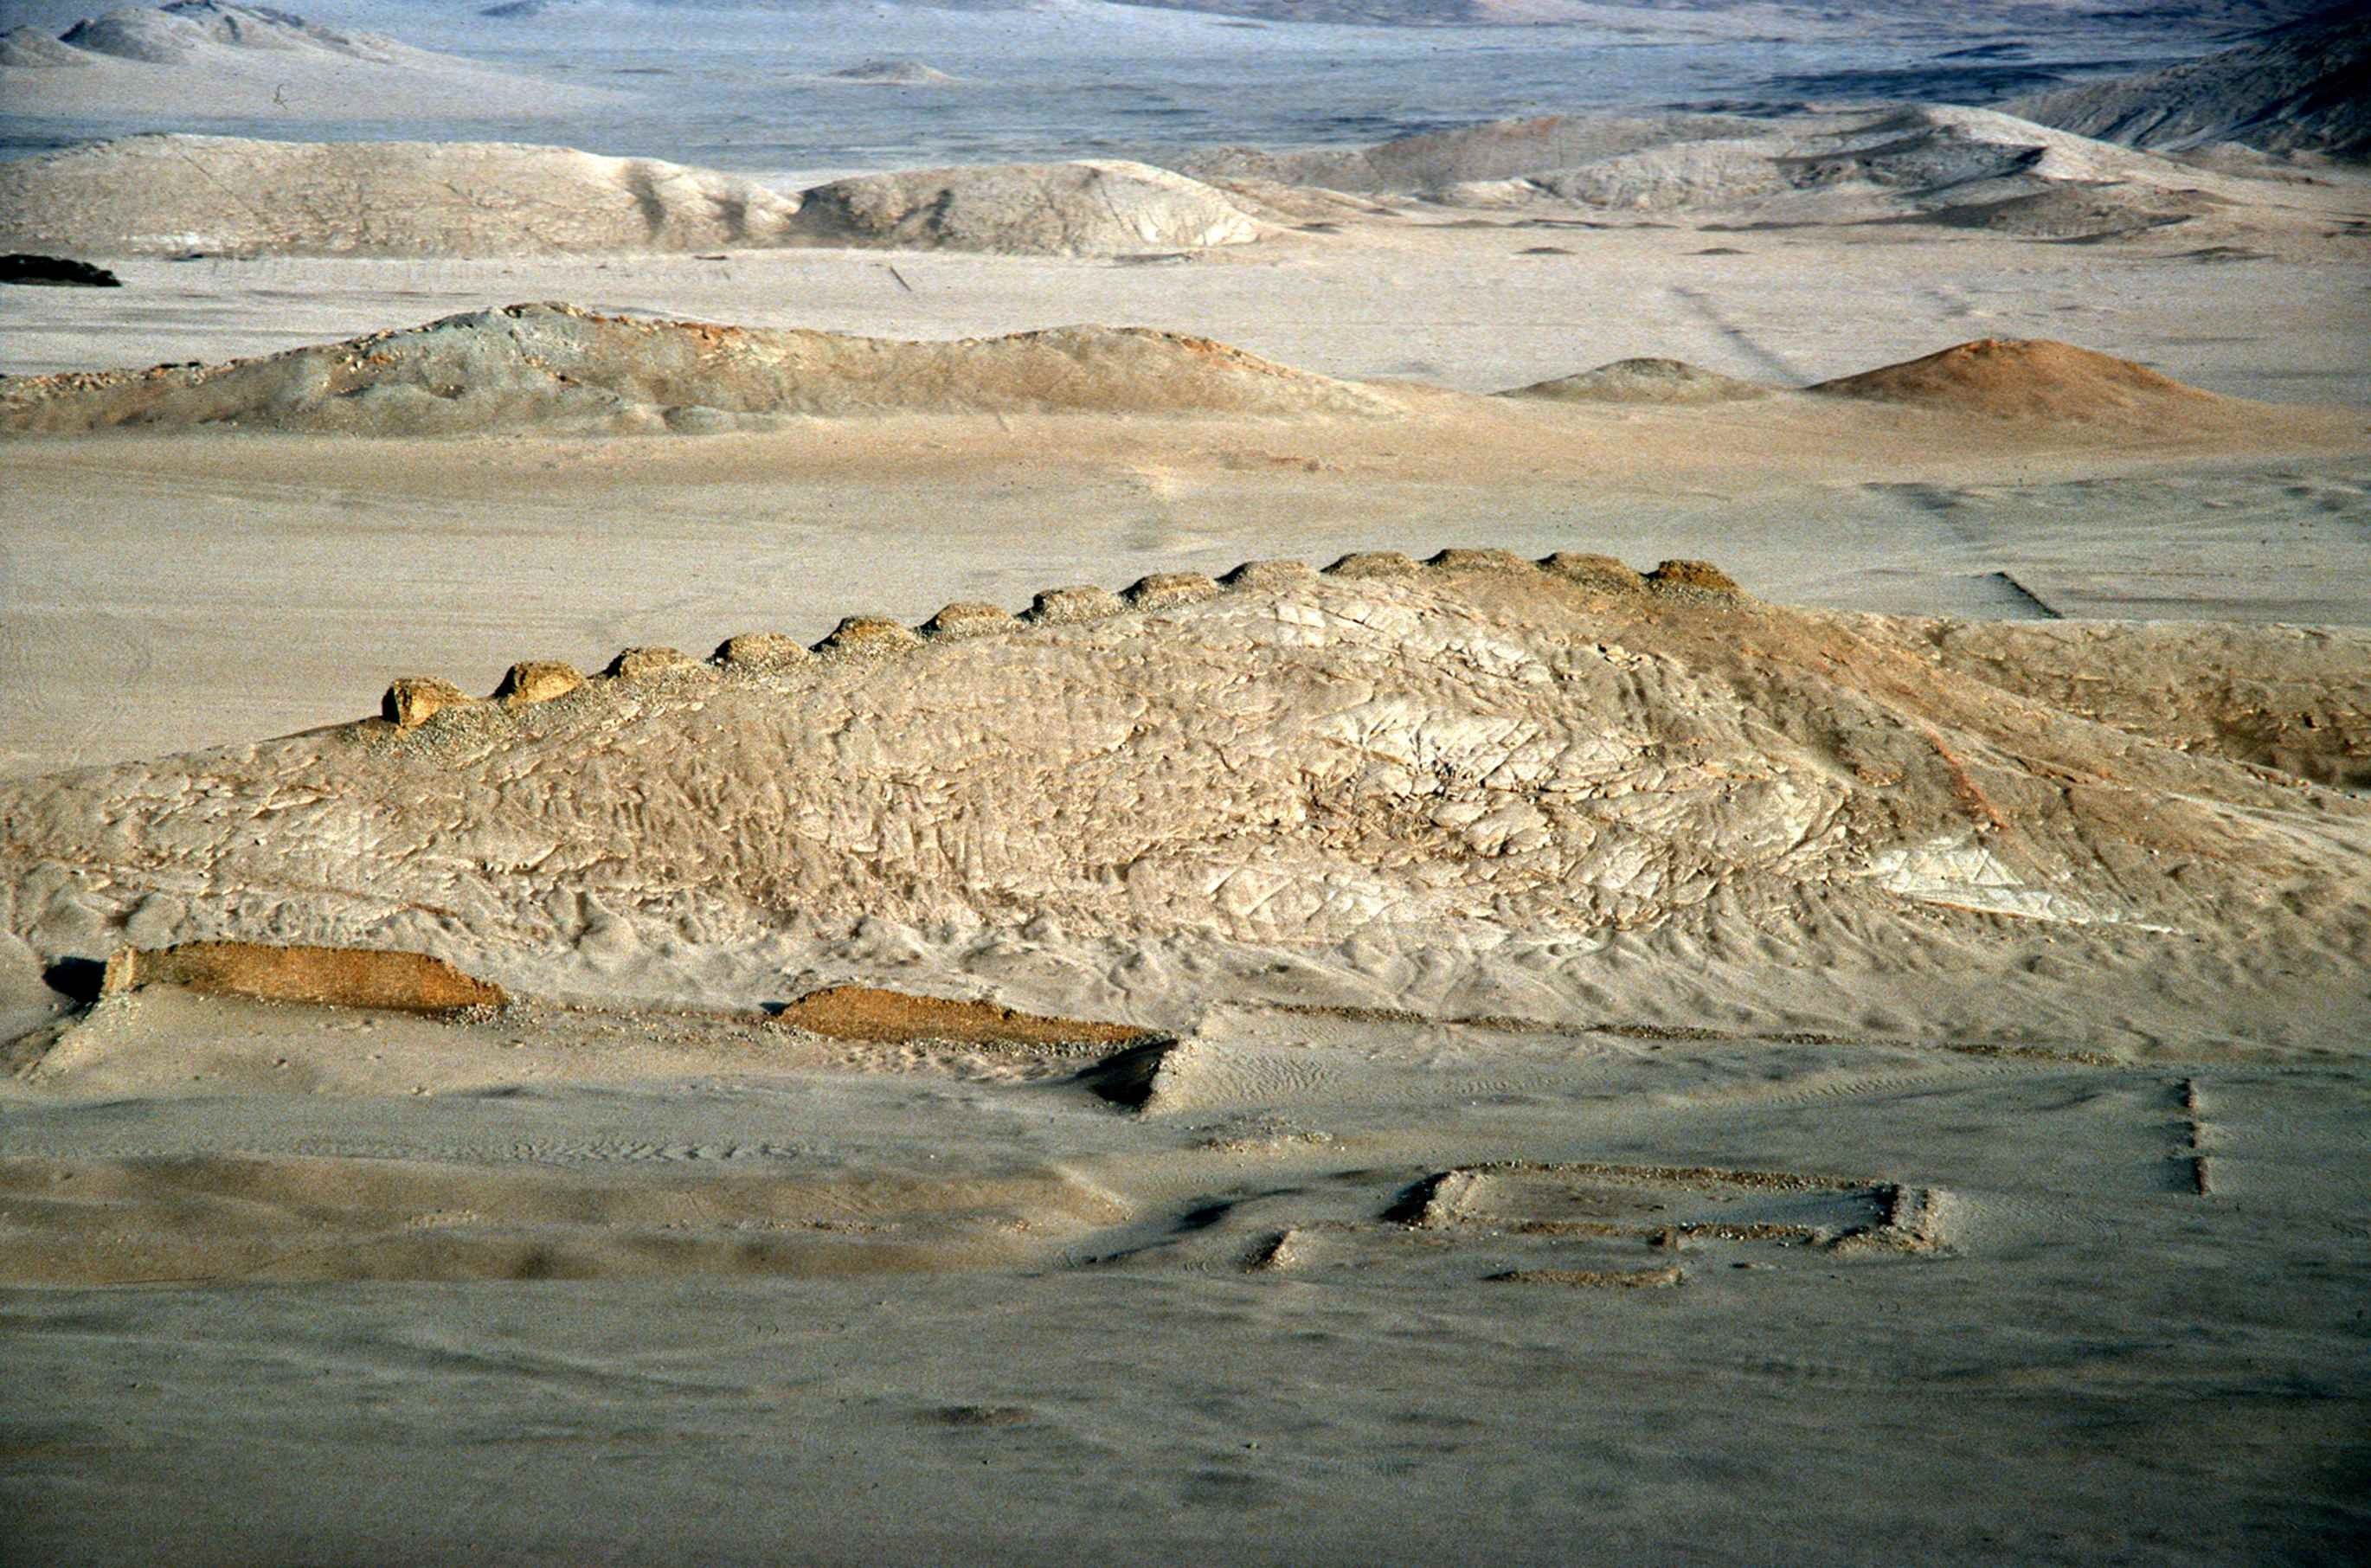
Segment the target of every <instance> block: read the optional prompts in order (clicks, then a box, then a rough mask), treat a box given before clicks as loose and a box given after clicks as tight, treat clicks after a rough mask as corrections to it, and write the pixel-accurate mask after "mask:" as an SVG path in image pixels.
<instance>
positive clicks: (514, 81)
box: [0, 0, 615, 125]
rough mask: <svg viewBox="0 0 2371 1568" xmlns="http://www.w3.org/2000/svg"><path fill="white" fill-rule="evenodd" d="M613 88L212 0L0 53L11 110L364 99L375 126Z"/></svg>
mask: <svg viewBox="0 0 2371 1568" xmlns="http://www.w3.org/2000/svg"><path fill="white" fill-rule="evenodd" d="M614 97H615V95H613V94H609V93H606V92H603V91H601V90H600V89H598V88H590V87H582V86H573V85H571V84H568V83H563V82H554V81H548V80H541V79H538V78H536V77H533V76H529V75H523V74H520V73H516V72H510V71H503V70H500V69H497V68H495V67H492V66H487V65H481V64H479V63H475V62H473V61H468V60H464V59H461V58H459V57H457V56H455V55H450V54H439V53H436V52H433V51H429V50H424V49H415V48H413V47H411V45H409V44H405V43H401V42H399V41H397V40H394V39H391V38H386V37H383V36H380V35H378V34H376V33H365V32H347V31H344V30H342V29H336V28H329V27H322V26H319V25H317V24H314V23H311V22H307V21H306V20H305V19H304V18H303V17H297V16H295V15H292V14H290V13H288V12H285V11H282V10H279V9H277V8H275V7H263V6H234V5H228V4H222V3H218V0H180V3H179V4H174V5H168V6H154V7H150V6H123V7H121V8H119V9H115V10H107V11H104V13H103V14H102V15H99V16H97V17H91V18H88V19H86V20H85V21H84V22H82V23H80V24H77V26H76V27H75V28H74V29H67V33H66V35H64V36H62V37H58V38H52V37H50V36H48V35H47V34H44V33H41V32H39V31H37V30H35V29H29V28H28V29H18V30H15V31H11V32H10V33H9V34H8V35H7V37H6V48H5V52H0V101H4V102H5V103H6V108H7V111H8V112H9V113H11V114H20V115H44V114H47V115H75V116H88V115H110V116H122V117H125V118H132V119H138V118H145V117H156V118H159V119H165V120H168V121H169V122H170V123H172V124H175V125H184V124H188V123H191V121H200V122H202V121H206V120H209V119H238V120H245V121H253V120H277V119H285V120H289V121H315V122H318V121H323V120H337V119H341V118H344V117H346V116H349V115H352V114H353V113H354V112H355V110H356V107H357V106H358V105H367V106H368V110H367V112H368V114H369V116H370V118H371V119H373V120H375V121H390V120H454V119H482V118H485V117H487V116H490V115H500V116H504V117H514V116H524V117H526V118H531V119H533V118H543V117H547V116H558V115H566V114H572V113H582V112H584V111H585V110H589V109H594V108H597V107H598V106H599V105H601V104H602V103H604V102H606V101H610V100H612V99H613V98H614Z"/></svg>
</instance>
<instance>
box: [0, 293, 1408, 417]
mask: <svg viewBox="0 0 2371 1568" xmlns="http://www.w3.org/2000/svg"><path fill="white" fill-rule="evenodd" d="M1399 406H1400V405H1399V404H1398V402H1396V401H1395V400H1394V397H1393V395H1392V394H1390V393H1388V392H1386V391H1383V390H1381V389H1371V388H1368V387H1363V386H1355V385H1353V384H1351V383H1348V382H1343V381H1336V380H1332V379H1330V378H1328V377H1325V376H1322V375H1310V374H1309V373H1307V372H1305V371H1298V370H1290V369H1288V368H1286V367H1284V366H1282V365H1278V364H1271V363H1268V362H1266V361H1265V360H1261V359H1256V358H1255V357H1253V356H1252V355H1250V354H1247V353H1244V352H1242V351H1241V350H1238V349H1232V348H1229V347H1227V346H1226V345H1225V344H1223V343H1214V342H1211V341H1209V340H1207V339H1201V338H1189V337H1185V336H1182V335H1180V334H1177V333H1174V332H1156V331H1151V330H1149V329H1144V328H1135V327H1118V328H1114V327H1063V328H1055V329H1050V330H1047V331H1042V332H1022V333H1016V334H1014V335H1012V336H1011V337H1005V338H967V339H964V340H960V341H956V342H922V343H910V342H898V341H895V340H888V339H882V338H854V337H847V336H843V335H840V334H838V333H832V332H803V331H769V330H763V329H755V328H746V327H719V326H711V325H710V324H708V323H705V322H696V321H642V320H630V319H627V318H625V317H614V316H598V315H595V314H593V313H591V312H588V311H584V310H580V309H578V308H576V307H575V306H566V305H515V306H508V307H506V308H503V309H500V310H481V311H473V312H471V313H469V314H468V315H465V316H453V317H445V319H444V320H442V321H432V322H430V323H428V324H427V325H426V326H424V327H415V328H411V329H405V330H402V331H394V332H382V333H377V334H374V335H373V336H371V337H367V338H355V339H351V340H347V341H345V342H341V343H330V344H325V345H322V346H319V347H316V348H306V349H294V350H291V351H289V352H286V353H282V354H273V355H271V356H269V357H267V358H262V359H250V360H234V361H231V362H230V363H226V364H217V365H200V366H186V365H159V366H157V367H156V368H155V369H153V370H145V371H112V372H100V373H97V374H75V375H49V376H19V377H16V378H13V379H0V432H6V431H14V432H27V433H47V434H67V433H73V432H87V431H95V430H107V429H114V428H121V427H145V428H150V429H162V430H177V429H195V428H200V427H236V428H239V429H246V430H281V431H307V432H334V433H342V434H354V435H436V434H457V433H466V432H486V431H496V430H520V429H528V428H538V429H546V430H602V431H612V430H614V431H628V432H631V431H643V430H650V431H655V430H662V429H668V430H680V431H689V432H706V431H719V430H731V429H747V428H763V427H764V426H765V425H766V424H767V423H768V422H769V421H776V420H779V419H781V418H783V417H786V416H791V415H802V414H804V415H850V414H869V413H892V412H894V413H999V412H1003V413H1065V412H1072V413H1139V414H1146V413H1159V414H1167V413H1228V414H1256V415H1271V414H1294V415H1352V416H1373V415H1381V414H1389V413H1392V412H1394V411H1395V410H1396V409H1398V408H1399Z"/></svg>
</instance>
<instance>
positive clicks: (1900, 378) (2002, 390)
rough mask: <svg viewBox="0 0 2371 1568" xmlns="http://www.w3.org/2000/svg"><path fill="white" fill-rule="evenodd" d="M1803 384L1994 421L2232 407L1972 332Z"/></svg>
mask: <svg viewBox="0 0 2371 1568" xmlns="http://www.w3.org/2000/svg"><path fill="white" fill-rule="evenodd" d="M1810 390H1811V391H1813V392H1824V393H1829V394H1832V395H1834V396H1837V397H1844V398H1880V399H1883V400H1885V401H1887V402H1894V403H1917V404H1922V405H1925V406H1926V407H1928V408H1933V409H1948V410H1950V411H1952V412H1955V413H1970V414H1983V415H1988V416H1991V417H1995V418H1999V419H2012V420H2036V421H2051V422H2053V423H2059V424H2104V423H2125V424H2130V423H2162V424H2163V425H2165V426H2166V427H2168V428H2169V429H2178V428H2182V427H2186V426H2192V425H2195V424H2196V423H2198V422H2199V421H2207V420H2213V419H2215V418H2217V417H2221V416H2225V415H2226V413H2227V411H2229V410H2230V409H2232V408H2233V404H2232V403H2231V401H2230V399H2227V398H2217V397H2215V395H2214V394H2213V393H2211V392H2202V391H2200V390H2199V389H2198V388H2196V387H2195V386H2183V385H2182V384H2181V383H2180V382H2179V381H2176V380H2174V379H2173V378H2172V377H2170V376H2167V375H2159V374H2158V373H2157V372H2156V371H2154V370H2151V369H2149V368H2148V367H2147V366H2146V365H2142V364H2134V363H2133V362H2132V361H2130V360H2122V359H2118V358H2116V357H2115V356H2114V355H2112V354H2102V353H2095V352H2092V351H2091V350H2089V349H2078V348H2076V347H2075V346H2074V345H2073V344H2072V343H2061V342H2055V341H2053V340H2050V339H2047V338H2034V339H2018V338H1979V339H1977V340H1975V341H1973V342H1968V343H1960V344H1956V345H1954V346H1953V347H1950V348H1948V349H1945V350H1943V351H1941V352H1938V353H1932V354H1927V355H1926V356H1924V357H1922V358H1919V359H1914V360H1908V361H1905V362H1903V363H1901V364H1889V365H1884V366H1880V367H1879V368H1878V369H1876V370H1868V371H1863V372H1861V373H1860V374H1859V375H1846V376H1840V377H1838V378H1837V379H1835V380H1833V381H1823V382H1821V383H1820V384H1819V385H1818V386H1813V387H1811V388H1810Z"/></svg>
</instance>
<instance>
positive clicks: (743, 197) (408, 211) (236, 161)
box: [0, 135, 798, 256]
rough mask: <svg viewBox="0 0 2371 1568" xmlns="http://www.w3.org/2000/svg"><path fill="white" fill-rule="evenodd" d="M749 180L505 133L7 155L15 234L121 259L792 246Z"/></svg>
mask: <svg viewBox="0 0 2371 1568" xmlns="http://www.w3.org/2000/svg"><path fill="white" fill-rule="evenodd" d="M797 210H798V202H797V200H796V199H795V198H793V197H786V196H784V195H782V194H781V193H780V192H779V191H775V190H769V189H768V188H767V187H765V186H762V185H759V184H757V183H756V182H754V181H752V180H747V179H741V178H739V177H738V176H735V175H727V174H718V173H715V172H713V171H712V170H709V169H697V168H686V167H682V166H680V165H677V164H670V163H661V162H659V161H657V160H655V159H652V158H610V157H602V156H597V155H596V154H592V153H580V152H577V151H576V150H574V149H573V148H570V147H539V146H531V145H526V144H514V143H499V142H261V141H250V140H247V139H243V138H239V137H233V136H189V135H150V136H133V137H130V138H127V139H125V140H123V141H119V142H104V143H99V144H96V145H92V146H87V147H77V148H73V149H70V150H67V151H65V152H60V153H52V154H49V155H46V156H40V157H33V158H26V159H22V160H19V161H17V162H13V163H0V237H5V239H6V241H7V242H8V243H11V244H19V245H46V246H52V247H58V248H66V249H73V250H80V251H85V252H88V253H91V254H97V255H105V256H157V255H166V256H170V255H179V254H181V253H184V252H188V251H206V252H219V253H226V254H229V255H234V256H258V255H283V256H285V255H300V256H301V255H311V256H457V255H468V256H519V255H548V254H554V253H573V252H584V251H612V250H636V251H666V250H701V249H708V248H714V247H722V246H736V245H770V244H778V243H780V242H781V237H782V236H783V235H784V234H785V233H786V232H787V230H788V227H789V225H790V223H791V220H792V214H793V213H796V212H797Z"/></svg>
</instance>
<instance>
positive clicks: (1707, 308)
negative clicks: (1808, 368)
mask: <svg viewBox="0 0 2371 1568" xmlns="http://www.w3.org/2000/svg"><path fill="white" fill-rule="evenodd" d="M1670 293H1671V297H1672V298H1673V299H1676V300H1678V301H1679V302H1680V303H1681V304H1682V305H1683V306H1686V307H1687V308H1688V309H1689V310H1690V311H1691V312H1693V313H1694V315H1696V316H1697V317H1700V318H1702V319H1703V320H1704V321H1705V322H1706V324H1707V325H1709V326H1710V327H1711V328H1712V329H1713V330H1715V331H1717V332H1718V333H1719V334H1720V335H1721V336H1722V337H1724V338H1727V339H1728V340H1729V341H1730V342H1732V343H1734V344H1736V345H1737V346H1738V347H1739V348H1740V349H1741V350H1743V351H1744V352H1745V353H1746V354H1747V355H1748V356H1749V357H1751V358H1752V360H1753V361H1754V362H1755V363H1758V364H1760V365H1761V366H1762V367H1763V368H1764V369H1765V370H1770V371H1775V372H1776V373H1777V374H1778V375H1782V376H1785V377H1786V378H1787V380H1788V381H1789V382H1791V383H1794V384H1795V385H1797V386H1800V385H1801V384H1803V383H1804V382H1806V381H1809V380H1810V375H1807V374H1806V373H1804V372H1803V371H1801V370H1799V369H1798V368H1797V367H1795V366H1794V365H1792V364H1789V363H1787V361H1786V360H1785V359H1783V358H1781V357H1780V356H1779V355H1777V354H1775V353H1773V352H1771V351H1770V350H1769V349H1767V348H1764V346H1763V344H1762V341H1761V340H1759V339H1757V338H1755V337H1754V336H1753V335H1752V333H1750V332H1748V331H1746V330H1745V329H1744V328H1742V327H1740V326H1738V325H1737V324H1736V323H1735V322H1733V321H1731V320H1730V319H1729V317H1727V316H1725V315H1723V314H1722V313H1721V308H1720V306H1718V305H1716V304H1714V303H1713V301H1712V300H1711V298H1710V297H1709V296H1707V295H1705V294H1698V293H1697V292H1696V291H1695V290H1694V289H1683V288H1676V287H1675V288H1673V289H1671V291H1670Z"/></svg>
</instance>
